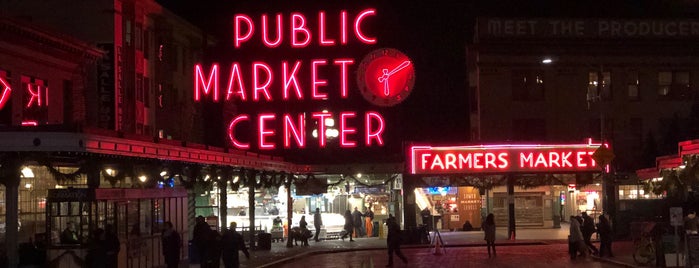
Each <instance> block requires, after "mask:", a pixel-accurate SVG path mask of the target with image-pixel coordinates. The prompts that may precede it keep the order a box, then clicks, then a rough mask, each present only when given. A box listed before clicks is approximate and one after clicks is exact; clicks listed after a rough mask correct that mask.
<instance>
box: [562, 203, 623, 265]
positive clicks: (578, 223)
mask: <svg viewBox="0 0 699 268" xmlns="http://www.w3.org/2000/svg"><path fill="white" fill-rule="evenodd" d="M595 233H597V234H599V239H600V248H599V250H598V249H597V247H595V245H593V244H592V242H591V241H590V240H591V239H592V235H593V234H595ZM569 253H570V258H571V259H576V258H577V257H583V258H586V257H587V256H589V255H590V254H594V255H597V256H600V257H605V256H606V257H614V254H612V226H611V224H610V222H609V219H608V218H607V216H606V215H600V216H599V222H598V223H597V224H595V220H594V219H593V218H592V217H590V216H589V215H587V213H586V212H583V213H582V216H570V235H569Z"/></svg>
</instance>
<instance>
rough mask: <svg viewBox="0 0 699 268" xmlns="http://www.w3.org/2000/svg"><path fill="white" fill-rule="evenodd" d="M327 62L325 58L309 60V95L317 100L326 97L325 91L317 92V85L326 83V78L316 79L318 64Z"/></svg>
mask: <svg viewBox="0 0 699 268" xmlns="http://www.w3.org/2000/svg"><path fill="white" fill-rule="evenodd" d="M325 64H327V61H326V60H312V61H311V81H312V86H311V97H312V98H313V99H317V100H324V99H327V98H328V94H326V93H318V86H325V85H327V84H328V80H320V79H318V65H325Z"/></svg>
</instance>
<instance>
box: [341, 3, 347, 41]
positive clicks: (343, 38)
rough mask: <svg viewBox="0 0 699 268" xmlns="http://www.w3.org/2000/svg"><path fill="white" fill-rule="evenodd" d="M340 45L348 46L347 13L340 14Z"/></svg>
mask: <svg viewBox="0 0 699 268" xmlns="http://www.w3.org/2000/svg"><path fill="white" fill-rule="evenodd" d="M340 43H341V44H343V45H344V44H347V11H344V10H343V11H342V12H340Z"/></svg>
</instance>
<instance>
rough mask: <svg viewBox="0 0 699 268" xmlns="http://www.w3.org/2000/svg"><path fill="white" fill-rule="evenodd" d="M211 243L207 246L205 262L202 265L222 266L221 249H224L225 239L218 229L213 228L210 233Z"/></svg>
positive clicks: (215, 267)
mask: <svg viewBox="0 0 699 268" xmlns="http://www.w3.org/2000/svg"><path fill="white" fill-rule="evenodd" d="M209 235H210V237H209V242H208V243H209V245H208V246H207V251H206V258H205V260H206V261H205V262H202V264H201V267H202V268H204V267H206V268H218V267H220V266H221V251H222V250H223V241H222V239H223V238H222V237H221V234H219V233H218V231H216V230H211V232H210V233H209Z"/></svg>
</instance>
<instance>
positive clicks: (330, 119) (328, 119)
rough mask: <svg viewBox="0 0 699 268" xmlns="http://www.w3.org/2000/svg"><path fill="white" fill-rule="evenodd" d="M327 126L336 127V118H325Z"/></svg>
mask: <svg viewBox="0 0 699 268" xmlns="http://www.w3.org/2000/svg"><path fill="white" fill-rule="evenodd" d="M325 126H328V127H334V126H335V119H332V118H325Z"/></svg>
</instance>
